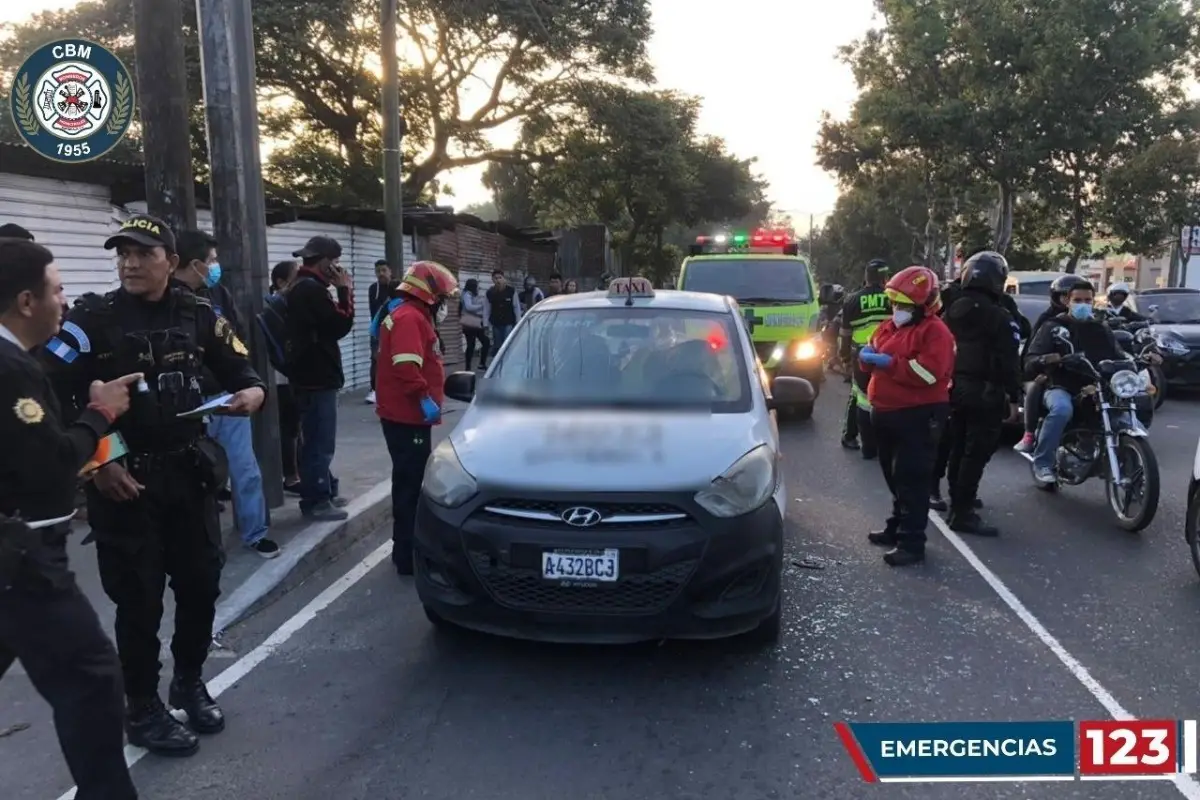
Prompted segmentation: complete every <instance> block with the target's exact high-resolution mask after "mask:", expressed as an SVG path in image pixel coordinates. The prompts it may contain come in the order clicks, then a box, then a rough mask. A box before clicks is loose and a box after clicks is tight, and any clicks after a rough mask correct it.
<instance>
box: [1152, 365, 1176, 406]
mask: <svg viewBox="0 0 1200 800" xmlns="http://www.w3.org/2000/svg"><path fill="white" fill-rule="evenodd" d="M1150 383H1152V384H1153V385H1154V410H1155V411H1158V410H1159V409H1160V408H1162V404H1163V403H1165V402H1167V373H1165V372H1163V369H1162V367H1160V366H1157V365H1154V364H1151V365H1150ZM1173 407H1174V406H1172V408H1173Z"/></svg>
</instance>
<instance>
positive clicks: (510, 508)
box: [480, 498, 690, 528]
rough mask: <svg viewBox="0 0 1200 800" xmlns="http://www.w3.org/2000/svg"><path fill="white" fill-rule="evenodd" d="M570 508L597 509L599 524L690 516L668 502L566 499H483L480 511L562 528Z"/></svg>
mask: <svg viewBox="0 0 1200 800" xmlns="http://www.w3.org/2000/svg"><path fill="white" fill-rule="evenodd" d="M570 508H590V509H593V510H595V511H598V512H600V517H601V520H602V522H600V523H598V525H599V526H600V527H605V526H611V525H621V526H623V527H629V526H636V527H639V528H640V527H664V526H674V525H679V524H683V523H686V522H687V521H688V520H689V519H690V515H689V514H688V513H687V512H686V511H684V510H683V509H681V508H679V507H677V506H673V505H670V504H668V503H604V502H600V503H591V502H579V503H568V502H553V501H547V500H520V499H511V498H504V499H499V500H491V501H489V502H487V503H485V504H484V506H483V508H482V509H481V510H480V514H481V515H482V516H483V517H484V518H486V519H487V520H488V521H489V522H508V523H520V524H522V525H532V526H534V527H559V528H565V527H568V526H567V523H566V522H564V521H563V519H562V514H563V512H564V511H566V510H567V509H570Z"/></svg>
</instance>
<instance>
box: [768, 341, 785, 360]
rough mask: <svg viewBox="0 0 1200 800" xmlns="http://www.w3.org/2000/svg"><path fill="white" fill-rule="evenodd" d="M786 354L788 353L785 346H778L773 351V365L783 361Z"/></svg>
mask: <svg viewBox="0 0 1200 800" xmlns="http://www.w3.org/2000/svg"><path fill="white" fill-rule="evenodd" d="M785 352H786V351H785V350H784V349H783V345H781V344H780V345H776V346H775V349H774V350H772V351H771V363H772V364H776V363H778V362H780V361H782V360H783V355H784V353H785Z"/></svg>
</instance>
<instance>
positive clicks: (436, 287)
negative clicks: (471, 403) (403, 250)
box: [375, 261, 458, 575]
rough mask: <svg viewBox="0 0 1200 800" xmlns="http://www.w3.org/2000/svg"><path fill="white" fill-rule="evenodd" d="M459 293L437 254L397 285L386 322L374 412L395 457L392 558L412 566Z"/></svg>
mask: <svg viewBox="0 0 1200 800" xmlns="http://www.w3.org/2000/svg"><path fill="white" fill-rule="evenodd" d="M457 295H458V278H456V277H455V276H454V273H452V272H451V271H450V270H448V269H446V268H445V267H443V266H442V265H441V264H439V263H437V262H436V261H418V262H416V263H415V264H413V265H412V266H411V267H409V268H408V271H407V272H405V273H404V277H403V278H402V279H401V280H400V285H399V286H397V287H396V296H397V299H398V300H399V302H398V303H397V304H395V305H392V304H389V306H388V308H390V309H391V310H390V311H389V312H387V315H386V316H384V317H383V319H382V321H381V323H380V325H379V373H378V375H377V377H376V382H375V399H376V406H375V412H376V413H377V414H378V415H379V422H380V425H381V426H382V428H383V436H384V439H386V440H387V446H388V454H389V455H390V456H391V458H392V563H393V564H394V565H395V567H396V572H398V573H399V574H400V575H412V573H413V550H412V548H413V528H414V527H415V525H416V516H417V500H418V499H419V498H420V495H421V480H422V478H423V477H424V474H425V462H426V461H428V460H429V454H430V453H431V452H432V445H433V426H434V425H440V424H441V422H442V404H443V403H444V402H445V397H444V394H443V383H444V382H445V379H446V378H445V370H444V368H443V367H442V356H441V352H440V350H439V347H438V337H437V325H439V324H441V323H442V322H444V321H445V320H446V315H447V314H448V313H449V308H447V305H446V304H447V303H450V302H454V301H453V299H452V298H454V297H456V296H457Z"/></svg>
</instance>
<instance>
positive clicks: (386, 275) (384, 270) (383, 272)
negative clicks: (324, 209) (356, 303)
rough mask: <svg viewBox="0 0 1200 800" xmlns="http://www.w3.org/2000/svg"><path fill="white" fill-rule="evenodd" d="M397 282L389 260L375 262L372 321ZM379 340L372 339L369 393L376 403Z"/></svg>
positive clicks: (370, 303)
mask: <svg viewBox="0 0 1200 800" xmlns="http://www.w3.org/2000/svg"><path fill="white" fill-rule="evenodd" d="M395 285H396V284H395V282H394V281H393V280H392V268H391V267H389V266H388V263H387V259H384V258H381V259H379V260H378V261H376V262H375V282H374V283H372V284H371V285H370V286H369V287H368V288H367V307H368V308H369V309H370V312H371V319H375V315H376V314H378V313H379V309H380V308H382V307H383V304H384V303H385V302H387V299H388V297H390V296H391V294H392V289H393V288H394V287H395ZM378 350H379V340H378V339H376V338H375V337H373V336H372V337H371V391H369V392H367V398H366V400H367V402H368V403H374V402H375V376H376V374H377V372H378V369H379V364H378V363H377V362H378V360H379V359H378V358H377V357H376V356H377V355H378V353H377V351H378Z"/></svg>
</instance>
